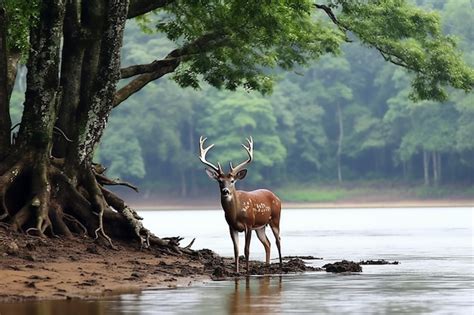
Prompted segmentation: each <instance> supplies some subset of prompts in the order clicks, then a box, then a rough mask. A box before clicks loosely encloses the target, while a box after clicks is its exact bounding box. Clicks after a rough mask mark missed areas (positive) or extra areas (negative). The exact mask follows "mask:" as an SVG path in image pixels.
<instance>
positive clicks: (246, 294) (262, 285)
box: [227, 276, 283, 314]
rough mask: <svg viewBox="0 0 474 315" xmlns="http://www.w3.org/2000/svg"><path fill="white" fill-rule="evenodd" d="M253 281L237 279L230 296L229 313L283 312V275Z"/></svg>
mask: <svg viewBox="0 0 474 315" xmlns="http://www.w3.org/2000/svg"><path fill="white" fill-rule="evenodd" d="M257 279H258V280H256V279H255V278H254V279H253V280H252V281H251V280H250V278H249V277H247V278H246V279H245V280H238V279H236V280H235V284H234V291H233V292H231V293H230V294H229V296H228V305H227V306H228V313H229V314H275V313H281V307H280V306H281V292H282V288H283V281H282V277H281V276H276V277H270V276H263V277H259V278H257Z"/></svg>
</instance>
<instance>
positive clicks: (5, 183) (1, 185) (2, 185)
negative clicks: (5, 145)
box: [0, 159, 25, 220]
mask: <svg viewBox="0 0 474 315" xmlns="http://www.w3.org/2000/svg"><path fill="white" fill-rule="evenodd" d="M24 164H25V162H24V161H23V159H22V160H20V161H18V162H16V163H15V164H14V165H13V166H12V167H11V168H9V169H8V170H6V171H5V172H4V173H3V174H2V175H1V176H0V220H3V219H5V218H7V217H8V216H9V215H10V214H9V212H8V208H7V205H6V200H5V196H6V193H7V191H8V189H9V188H10V187H11V185H12V184H13V183H14V182H15V180H16V179H17V178H18V177H19V176H20V175H21V174H22V173H23V172H24V170H25V166H24Z"/></svg>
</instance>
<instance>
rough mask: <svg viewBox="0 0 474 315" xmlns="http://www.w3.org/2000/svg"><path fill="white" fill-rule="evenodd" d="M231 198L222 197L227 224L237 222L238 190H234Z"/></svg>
mask: <svg viewBox="0 0 474 315" xmlns="http://www.w3.org/2000/svg"><path fill="white" fill-rule="evenodd" d="M231 196H232V197H231V198H229V197H222V196H221V205H222V209H224V212H225V217H226V219H227V222H232V223H235V222H237V209H239V204H240V202H239V198H238V196H237V190H236V189H235V188H233V189H232V190H231Z"/></svg>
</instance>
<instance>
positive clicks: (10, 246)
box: [5, 241, 20, 256]
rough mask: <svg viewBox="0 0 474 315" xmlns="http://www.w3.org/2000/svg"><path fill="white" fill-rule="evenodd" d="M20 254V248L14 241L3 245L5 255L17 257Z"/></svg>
mask: <svg viewBox="0 0 474 315" xmlns="http://www.w3.org/2000/svg"><path fill="white" fill-rule="evenodd" d="M19 252H20V247H18V244H17V243H15V242H14V241H10V242H7V243H6V244H5V253H7V254H8V255H10V256H17V255H18V254H19Z"/></svg>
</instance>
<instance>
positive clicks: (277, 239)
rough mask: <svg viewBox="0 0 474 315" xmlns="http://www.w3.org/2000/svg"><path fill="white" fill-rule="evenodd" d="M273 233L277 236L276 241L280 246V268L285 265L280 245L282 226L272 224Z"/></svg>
mask: <svg viewBox="0 0 474 315" xmlns="http://www.w3.org/2000/svg"><path fill="white" fill-rule="evenodd" d="M271 228H272V232H273V235H274V236H275V243H276V246H277V248H278V257H279V258H280V268H281V267H282V265H283V262H282V260H281V247H280V228H279V227H278V226H273V225H272V226H271Z"/></svg>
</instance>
